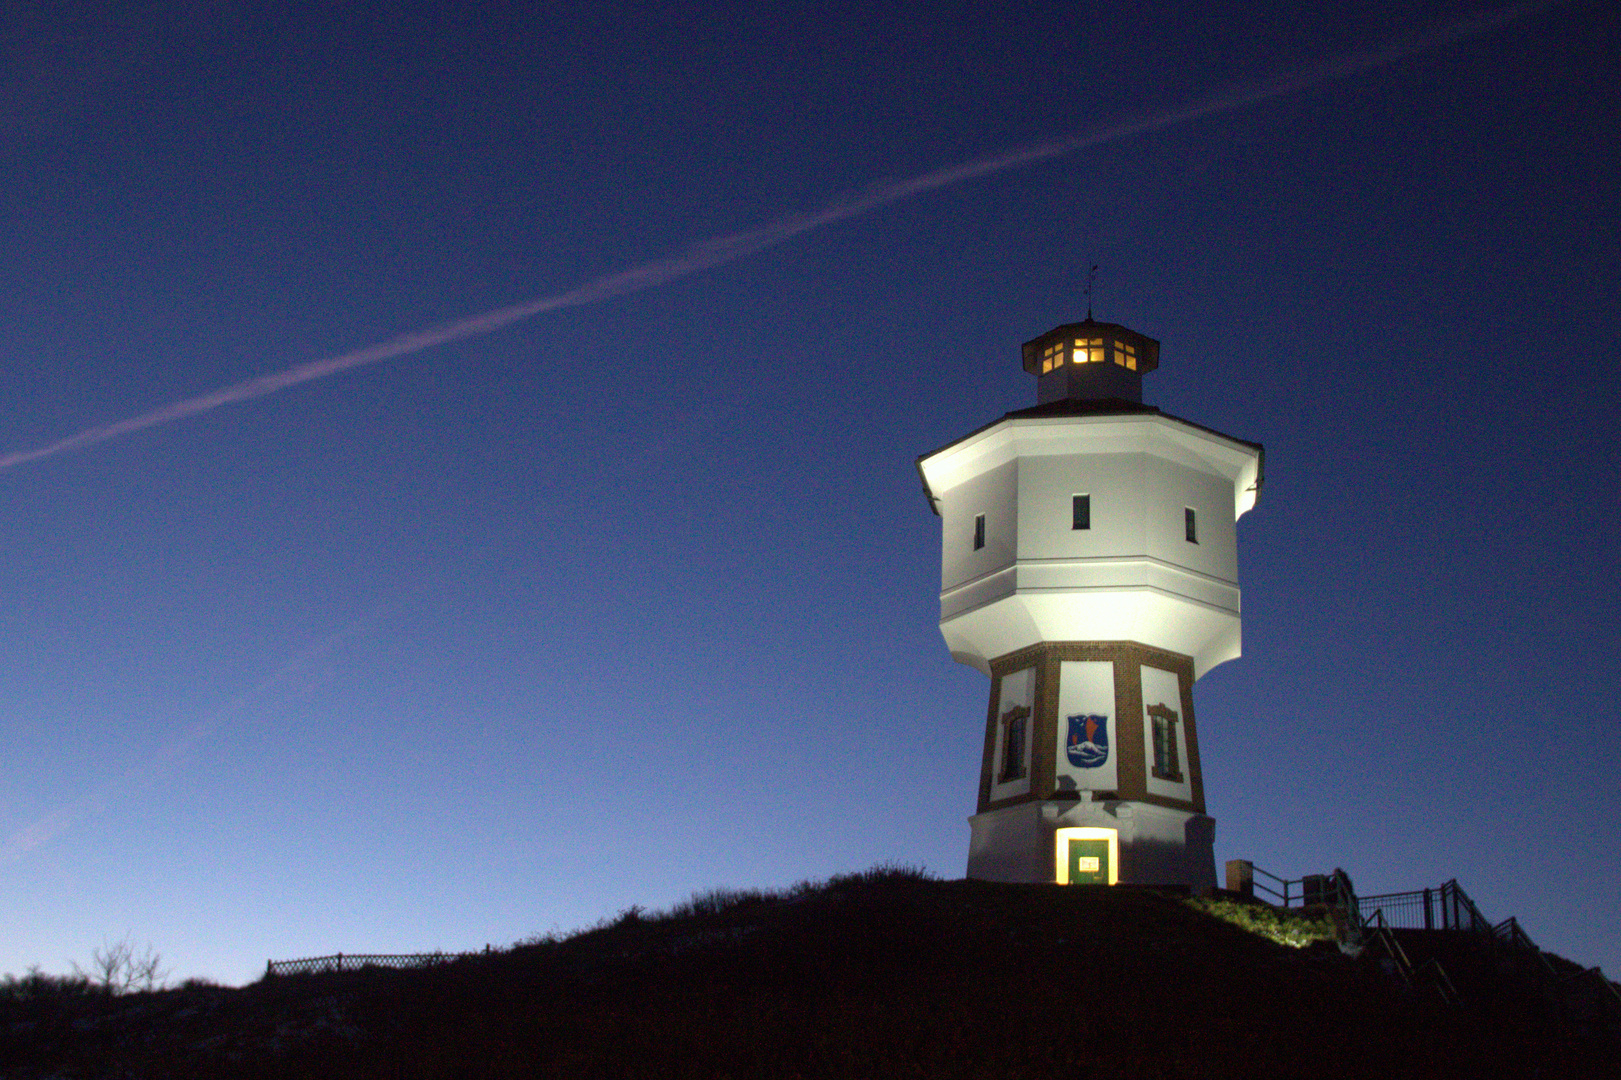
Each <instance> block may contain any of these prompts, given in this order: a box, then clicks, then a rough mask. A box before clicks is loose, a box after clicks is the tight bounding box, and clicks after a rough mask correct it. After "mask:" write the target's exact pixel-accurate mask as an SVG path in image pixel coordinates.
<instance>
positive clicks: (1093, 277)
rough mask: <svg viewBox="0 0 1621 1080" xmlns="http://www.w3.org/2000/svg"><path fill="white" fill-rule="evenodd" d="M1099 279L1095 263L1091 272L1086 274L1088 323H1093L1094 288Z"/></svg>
mask: <svg viewBox="0 0 1621 1080" xmlns="http://www.w3.org/2000/svg"><path fill="white" fill-rule="evenodd" d="M1097 278H1098V268H1097V264H1096V263H1094V264H1093V265H1092V269H1090V270H1088V271H1087V272H1086V321H1087V322H1091V321H1092V286H1093V284H1094V283H1095V282H1096V281H1097Z"/></svg>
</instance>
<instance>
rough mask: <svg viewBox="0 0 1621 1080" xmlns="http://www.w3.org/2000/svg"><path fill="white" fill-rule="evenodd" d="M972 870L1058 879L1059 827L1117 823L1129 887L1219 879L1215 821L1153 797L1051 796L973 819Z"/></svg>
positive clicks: (1192, 885) (993, 877) (977, 874)
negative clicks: (1156, 802) (1145, 800)
mask: <svg viewBox="0 0 1621 1080" xmlns="http://www.w3.org/2000/svg"><path fill="white" fill-rule="evenodd" d="M968 825H969V828H970V829H971V830H972V834H971V837H970V840H969V844H968V876H969V877H971V878H977V879H979V880H981V881H1007V882H1020V883H1037V884H1039V883H1044V882H1048V883H1050V882H1054V881H1057V880H1059V869H1060V868H1059V865H1058V862H1059V859H1060V858H1061V857H1062V856H1061V855H1060V854H1058V853H1057V852H1056V844H1055V837H1056V835H1057V833H1058V830H1059V829H1064V828H1076V827H1079V828H1094V829H1112V830H1115V831H1116V833H1117V834H1118V837H1119V853H1120V855H1119V857H1120V866H1119V880H1120V883H1121V884H1131V885H1176V886H1185V887H1186V888H1188V889H1189V890H1191V891H1192V892H1194V893H1201V892H1205V891H1207V890H1209V889H1211V888H1214V887H1215V885H1216V856H1215V851H1214V844H1215V838H1216V821H1215V819H1214V818H1212V817H1209V816H1208V815H1206V814H1197V813H1190V812H1188V811H1185V810H1174V809H1171V808H1168V807H1163V806H1155V805H1153V804H1151V803H1138V802H1125V801H1119V800H1106V801H1098V802H1088V801H1081V800H1076V799H1049V800H1042V801H1032V802H1022V803H1016V804H1014V805H1012V806H1004V807H1001V808H999V809H996V810H987V811H985V812H984V813H980V814H975V815H974V816H973V817H971V818H969V819H968Z"/></svg>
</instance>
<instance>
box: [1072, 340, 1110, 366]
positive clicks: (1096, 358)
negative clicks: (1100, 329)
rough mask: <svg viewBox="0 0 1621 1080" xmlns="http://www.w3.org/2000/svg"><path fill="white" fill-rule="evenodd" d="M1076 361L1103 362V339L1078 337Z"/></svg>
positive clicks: (1076, 341)
mask: <svg viewBox="0 0 1621 1080" xmlns="http://www.w3.org/2000/svg"><path fill="white" fill-rule="evenodd" d="M1075 362H1076V363H1077V364H1101V363H1102V362H1103V339H1102V338H1076V339H1075Z"/></svg>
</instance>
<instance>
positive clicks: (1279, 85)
mask: <svg viewBox="0 0 1621 1080" xmlns="http://www.w3.org/2000/svg"><path fill="white" fill-rule="evenodd" d="M1552 6H1553V4H1551V3H1546V2H1544V3H1525V4H1515V5H1511V6H1509V7H1505V8H1500V9H1498V10H1496V11H1490V12H1485V13H1483V14H1480V15H1473V16H1470V17H1468V18H1464V19H1460V20H1458V21H1457V22H1453V23H1449V24H1447V25H1446V26H1443V27H1440V28H1439V29H1435V30H1431V31H1428V32H1426V33H1423V34H1420V35H1416V36H1414V37H1410V38H1406V39H1404V40H1402V41H1400V42H1397V43H1394V44H1391V45H1387V46H1385V47H1383V48H1380V49H1377V50H1372V51H1367V52H1358V53H1350V54H1347V55H1345V56H1340V57H1336V58H1334V59H1331V60H1328V61H1326V62H1324V63H1320V64H1316V65H1313V66H1311V67H1308V68H1304V69H1302V70H1300V71H1296V72H1292V73H1289V74H1286V75H1282V76H1278V77H1275V78H1272V79H1267V80H1264V81H1261V82H1257V83H1252V84H1249V85H1247V86H1243V87H1239V88H1236V89H1232V90H1228V91H1225V92H1223V93H1219V94H1215V95H1212V96H1209V97H1205V98H1199V99H1197V100H1195V101H1192V102H1190V103H1188V104H1185V105H1182V106H1180V107H1178V108H1174V109H1170V110H1168V111H1164V112H1159V113H1155V114H1153V115H1151V116H1146V117H1139V118H1137V119H1133V120H1127V121H1123V122H1121V123H1119V124H1116V125H1115V126H1113V127H1110V128H1106V129H1104V130H1102V131H1096V132H1092V133H1090V134H1085V135H1073V136H1069V137H1066V138H1062V139H1054V140H1052V141H1050V142H1042V143H1036V144H1033V145H1030V146H1023V147H1019V148H1017V149H1013V150H1008V151H1004V152H1003V153H999V154H993V155H991V156H989V157H982V158H977V159H975V160H973V161H968V162H964V163H962V164H959V165H951V166H948V167H946V168H943V169H936V170H934V171H933V172H927V173H924V174H922V175H921V176H914V177H912V178H910V179H906V180H895V181H887V182H882V183H879V184H876V185H874V186H872V187H871V188H869V189H867V190H866V191H865V192H862V193H860V194H857V195H852V196H848V197H846V198H843V199H840V200H837V201H835V202H832V203H829V204H828V205H826V206H824V207H822V208H821V209H819V210H811V211H803V212H800V213H795V214H789V215H786V216H784V217H780V218H778V219H776V220H775V221H771V222H768V223H767V224H765V225H761V226H759V227H758V228H755V229H749V230H746V231H744V232H737V233H731V234H729V235H726V236H720V237H716V238H714V239H712V240H705V241H702V242H700V243H697V244H694V245H692V246H691V247H689V248H687V249H686V250H685V251H682V252H681V253H679V254H677V255H672V256H669V257H668V258H664V259H656V260H654V261H652V262H647V263H642V264H641V265H639V266H633V267H631V268H630V269H628V270H621V271H619V272H617V273H613V274H607V275H604V276H603V277H599V278H595V279H593V280H591V281H588V282H586V283H585V284H583V285H580V286H578V287H576V288H573V289H569V290H567V291H566V292H560V293H556V294H553V295H551V296H543V297H540V298H537V299H534V300H527V301H525V302H523V303H521V304H513V305H511V306H510V307H503V308H497V309H496V310H494V311H487V312H485V313H483V314H481V315H472V316H469V317H467V318H465V319H458V320H456V321H454V322H448V323H442V324H441V325H439V326H434V327H429V328H428V329H426V330H417V331H414V332H412V333H409V334H402V335H401V336H399V337H396V338H392V339H390V340H388V341H384V342H381V343H379V344H376V345H368V346H366V347H365V348H363V349H356V350H354V351H353V352H346V353H342V354H341V355H338V356H331V357H327V358H326V359H323V360H311V361H308V362H306V363H302V364H295V365H293V366H292V367H289V368H284V369H283V370H281V371H276V372H272V373H271V374H269V375H261V376H259V377H258V378H255V379H249V380H247V381H246V382H240V383H235V384H233V385H231V386H226V387H221V388H220V389H218V390H214V391H212V392H210V393H207V394H202V395H199V396H197V397H192V398H186V399H184V400H182V401H177V402H175V403H173V404H171V405H165V406H163V407H162V408H160V409H154V410H152V411H151V412H147V413H142V414H141V415H139V416H132V417H130V418H128V419H126V420H119V421H117V422H115V423H111V424H104V425H101V426H99V427H92V428H86V429H85V430H84V431H81V432H79V433H78V434H76V435H69V436H68V437H66V438H64V439H59V440H57V441H56V442H53V443H47V444H46V445H44V446H40V447H36V448H35V449H32V450H19V451H13V452H11V453H9V454H4V455H0V469H4V468H10V467H12V466H13V465H21V464H23V463H24V462H28V461H37V460H39V459H41V458H48V457H54V456H55V455H57V454H61V453H65V452H67V451H69V450H78V449H82V448H83V447H86V446H94V445H95V444H96V443H101V442H106V441H107V440H108V439H116V438H118V437H119V436H121V435H129V434H131V433H133V432H136V431H141V430H144V429H145V428H149V427H156V426H158V425H159V424H167V423H169V422H170V421H173V420H183V419H185V418H186V417H189V416H196V415H198V414H199V413H205V412H209V411H211V410H213V409H217V408H219V407H220V406H221V405H230V404H232V403H234V402H238V401H250V400H252V399H254V398H259V397H264V396H265V395H266V394H273V393H275V392H276V391H278V390H285V389H287V388H288V387H290V386H297V385H299V384H300V383H307V382H313V381H314V380H316V379H324V378H327V377H328V376H331V375H336V374H338V373H340V372H344V371H349V370H351V369H353V368H359V367H365V366H367V365H370V364H376V363H379V362H381V361H384V360H392V359H395V358H397V357H401V356H409V355H411V354H413V353H419V352H422V351H423V350H425V349H431V348H433V347H434V346H436V345H445V344H448V343H450V342H453V341H462V340H464V339H467V338H473V337H480V336H482V335H484V334H488V333H491V332H493V331H495V330H499V329H501V328H502V327H505V326H511V325H512V324H514V323H519V322H523V321H524V320H526V319H532V318H534V317H535V316H536V315H540V314H543V313H545V312H548V311H556V310H558V309H560V308H570V307H583V306H585V305H587V304H595V303H599V302H601V301H603V300H608V299H611V298H613V297H616V296H624V295H627V294H629V293H635V292H641V291H642V290H644V289H651V288H653V287H654V286H657V285H663V284H665V283H666V282H670V281H675V280H677V279H680V278H684V277H689V276H691V275H693V274H696V273H699V272H700V271H703V270H709V269H712V268H714V267H717V266H724V265H725V264H727V263H731V262H736V261H737V260H739V259H742V258H745V257H747V256H749V255H754V254H757V253H758V252H761V251H765V250H766V249H767V248H772V247H775V246H777V245H778V244H781V243H783V242H785V241H787V240H791V239H793V238H794V237H796V236H800V235H803V234H804V233H808V232H811V231H812V230H814V229H820V228H822V227H824V226H826V225H832V224H835V223H837V222H840V221H847V220H849V219H850V218H854V217H859V216H861V215H862V214H866V213H869V212H871V211H873V210H877V209H879V208H881V207H885V206H889V205H891V204H893V203H898V202H901V201H902V200H905V199H910V198H912V197H913V196H915V195H921V194H923V193H925V192H929V191H937V190H939V189H941V188H948V187H952V186H954V185H956V184H961V183H964V182H966V181H969V180H976V179H979V178H980V177H985V176H992V175H995V174H996V173H1001V172H1006V171H1007V170H1009V169H1015V168H1018V167H1019V166H1021V165H1029V164H1031V163H1033V162H1037V161H1045V160H1047V159H1049V158H1055V157H1061V156H1063V155H1065V154H1070V153H1074V152H1075V151H1077V150H1084V149H1086V148H1088V147H1093V146H1100V145H1102V144H1104V143H1111V142H1115V141H1117V140H1120V139H1124V138H1128V137H1130V136H1133V135H1142V134H1147V133H1149V132H1154V131H1160V130H1163V129H1165V128H1169V127H1175V126H1177V125H1179V124H1186V123H1189V122H1191V121H1194V120H1200V119H1203V118H1205V117H1208V116H1216V115H1219V114H1222V113H1228V112H1233V111H1235V110H1237V109H1241V108H1244V107H1245V106H1248V105H1255V104H1259V103H1260V102H1263V101H1269V100H1272V99H1273V98H1279V97H1284V96H1286V95H1289V94H1293V93H1298V92H1299V91H1302V90H1306V89H1309V88H1311V87H1314V86H1318V85H1321V84H1323V83H1327V82H1332V81H1334V80H1336V79H1343V78H1346V77H1348V76H1351V75H1356V74H1358V73H1361V72H1364V71H1370V70H1373V69H1375V68H1380V67H1384V66H1386V65H1388V64H1391V63H1394V62H1396V61H1397V60H1400V59H1402V58H1403V57H1406V56H1411V55H1413V54H1414V53H1419V52H1424V51H1426V50H1429V49H1433V48H1437V47H1439V46H1441V45H1445V44H1448V43H1450V42H1454V41H1461V40H1464V39H1467V38H1472V37H1478V36H1479V35H1481V34H1485V33H1489V32H1490V31H1492V30H1496V29H1498V28H1499V27H1502V26H1505V25H1507V24H1509V23H1512V22H1515V21H1517V20H1519V19H1522V18H1525V17H1526V16H1527V15H1530V14H1532V13H1533V12H1537V11H1541V10H1543V9H1545V8H1549V7H1552Z"/></svg>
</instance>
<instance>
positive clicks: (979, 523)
mask: <svg viewBox="0 0 1621 1080" xmlns="http://www.w3.org/2000/svg"><path fill="white" fill-rule="evenodd" d="M1189 513H1192V511H1189ZM1190 528H1191V526H1190ZM984 546H985V515H984V514H975V515H974V550H975V551H978V550H979V549H980V548H982V547H984Z"/></svg>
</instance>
